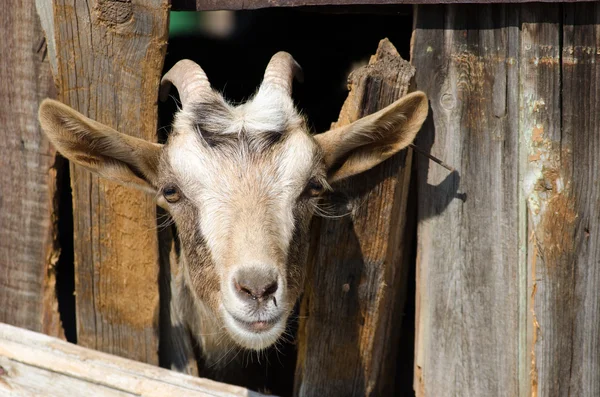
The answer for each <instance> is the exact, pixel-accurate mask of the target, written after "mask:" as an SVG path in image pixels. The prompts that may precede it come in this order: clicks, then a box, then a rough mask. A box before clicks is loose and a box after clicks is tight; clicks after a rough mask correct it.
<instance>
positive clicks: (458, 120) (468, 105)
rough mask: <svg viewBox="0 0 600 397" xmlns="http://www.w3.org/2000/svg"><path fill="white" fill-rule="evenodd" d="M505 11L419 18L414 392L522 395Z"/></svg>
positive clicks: (509, 18)
mask: <svg viewBox="0 0 600 397" xmlns="http://www.w3.org/2000/svg"><path fill="white" fill-rule="evenodd" d="M513 17H514V16H513V15H512V13H511V12H509V10H508V6H504V5H494V6H491V5H481V6H472V5H449V6H418V7H417V9H416V15H415V30H414V33H413V47H412V63H413V65H414V66H415V68H416V70H417V73H416V82H417V88H418V89H420V90H423V91H425V92H426V93H427V95H428V96H429V99H430V103H431V108H432V116H433V120H432V122H431V123H429V125H428V126H427V127H426V128H425V129H424V130H422V131H421V133H420V134H419V135H418V137H417V144H418V145H419V146H421V147H423V148H430V151H431V154H433V155H434V156H438V157H440V158H443V159H445V160H446V161H447V162H448V163H450V164H452V165H453V166H454V167H455V168H456V170H457V171H456V173H451V174H449V173H448V172H447V171H446V170H444V169H443V168H440V167H436V166H432V165H429V163H428V162H427V161H426V160H425V159H420V158H417V161H416V164H417V165H416V166H417V179H418V203H419V204H418V222H419V223H418V243H417V309H416V310H417V318H416V327H417V330H416V347H415V349H416V351H415V381H414V388H415V391H416V393H417V395H418V396H432V397H433V396H516V395H519V392H520V389H519V373H520V366H519V354H518V352H519V332H520V331H521V330H522V328H521V327H522V325H521V324H520V322H519V319H520V317H519V309H520V307H519V302H520V297H521V295H520V291H519V285H520V284H519V275H520V272H519V268H520V262H519V260H520V256H519V246H520V243H521V241H520V235H519V232H518V231H519V212H518V208H519V193H518V189H519V183H518V181H519V161H518V160H519V135H518V129H517V125H518V124H517V123H515V122H514V120H517V117H518V115H519V114H518V106H517V101H516V100H515V93H514V92H513V90H514V89H515V88H516V87H518V80H517V81H515V80H516V79H515V78H516V76H517V74H516V73H515V72H514V71H515V68H518V64H517V59H515V57H514V50H509V48H510V44H511V43H513V42H514V41H515V34H516V31H517V29H518V27H517V26H516V24H515V23H514V20H513Z"/></svg>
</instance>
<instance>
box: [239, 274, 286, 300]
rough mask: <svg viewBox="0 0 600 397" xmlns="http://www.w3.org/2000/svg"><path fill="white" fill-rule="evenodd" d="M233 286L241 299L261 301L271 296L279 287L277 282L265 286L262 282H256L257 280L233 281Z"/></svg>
mask: <svg viewBox="0 0 600 397" xmlns="http://www.w3.org/2000/svg"><path fill="white" fill-rule="evenodd" d="M252 281H254V282H252ZM233 285H234V287H235V291H236V292H237V295H238V296H239V297H240V298H241V299H244V300H245V299H252V300H257V299H258V300H261V301H262V300H264V299H266V298H270V297H271V296H273V295H274V294H275V292H277V288H278V287H279V286H278V283H277V280H274V281H271V282H270V283H268V284H265V283H264V282H257V280H245V279H241V280H239V279H234V280H233Z"/></svg>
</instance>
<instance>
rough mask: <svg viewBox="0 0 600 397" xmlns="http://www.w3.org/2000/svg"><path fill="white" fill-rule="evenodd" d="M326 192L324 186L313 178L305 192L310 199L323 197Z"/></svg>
mask: <svg viewBox="0 0 600 397" xmlns="http://www.w3.org/2000/svg"><path fill="white" fill-rule="evenodd" d="M324 190H325V187H324V186H323V184H322V183H321V182H319V181H318V180H316V179H315V178H312V179H311V180H310V181H308V185H306V188H305V189H304V192H305V194H306V195H307V196H309V197H317V196H319V195H321V194H322V193H323V191H324Z"/></svg>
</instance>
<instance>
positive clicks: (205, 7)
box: [173, 0, 589, 11]
mask: <svg viewBox="0 0 600 397" xmlns="http://www.w3.org/2000/svg"><path fill="white" fill-rule="evenodd" d="M584 1H589V0H561V2H563V3H575V2H584ZM531 2H548V3H555V2H557V1H556V0H461V1H460V3H483V4H487V3H531ZM448 3H449V4H453V3H457V1H456V0H252V1H247V0H173V10H175V11H184V10H187V11H191V10H196V11H212V10H254V9H258V8H268V7H304V6H331V5H335V6H355V5H392V4H448Z"/></svg>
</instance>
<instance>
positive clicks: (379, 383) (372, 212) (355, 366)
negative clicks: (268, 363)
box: [295, 39, 414, 396]
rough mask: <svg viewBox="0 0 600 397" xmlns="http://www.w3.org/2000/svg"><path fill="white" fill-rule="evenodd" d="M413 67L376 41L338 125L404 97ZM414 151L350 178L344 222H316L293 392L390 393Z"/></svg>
mask: <svg viewBox="0 0 600 397" xmlns="http://www.w3.org/2000/svg"><path fill="white" fill-rule="evenodd" d="M413 75H414V69H413V68H412V67H411V66H410V65H409V64H408V62H406V61H404V60H402V58H401V57H400V55H399V54H398V53H397V52H396V49H395V48H394V46H393V45H392V44H391V43H390V42H389V41H388V40H387V39H386V40H383V41H382V42H381V43H380V45H379V48H378V50H377V53H376V55H375V56H373V57H372V58H371V61H370V63H369V65H368V66H366V67H363V68H361V69H358V70H356V71H354V72H353V73H352V75H351V77H350V78H349V82H350V94H349V96H348V99H347V100H346V102H345V104H344V106H343V108H342V111H341V113H340V118H339V120H338V122H337V123H336V125H337V126H340V125H344V124H348V123H351V122H353V121H355V120H357V119H359V118H361V117H364V116H365V115H367V114H370V113H373V112H375V111H376V110H378V109H380V108H383V107H385V106H387V105H389V104H390V103H392V102H393V101H394V100H397V99H398V98H400V97H401V96H403V95H406V93H407V92H408V91H409V87H410V83H411V81H412V78H413ZM411 156H412V152H411V151H405V152H403V153H401V154H399V155H397V156H395V157H393V158H392V159H391V160H388V161H386V162H384V163H383V164H381V165H380V166H378V167H376V168H374V169H373V170H370V171H368V172H366V173H365V174H363V175H361V176H360V177H356V178H351V180H349V181H347V182H344V183H342V184H340V185H338V186H335V187H334V189H335V190H336V191H337V192H339V193H338V194H337V195H336V197H332V200H333V201H336V200H339V201H340V203H339V204H338V205H337V206H338V207H339V208H338V209H339V212H341V213H345V212H347V213H348V214H347V215H348V216H346V217H342V218H341V219H321V220H320V222H318V223H317V224H315V225H314V226H315V227H318V228H319V229H318V235H316V239H317V241H315V242H314V244H313V246H312V248H311V251H312V252H311V255H310V256H311V258H310V259H309V265H308V269H307V284H306V291H305V294H304V300H303V302H302V310H301V317H300V327H299V331H298V334H299V342H298V343H299V353H298V362H297V368H296V379H295V383H296V386H295V389H296V390H295V393H296V395H299V396H364V395H387V394H388V393H389V392H391V391H392V390H393V387H394V384H393V379H394V370H395V367H394V365H395V360H396V351H397V340H398V331H399V329H400V325H401V322H402V311H403V302H404V297H405V291H406V290H405V284H406V271H407V266H406V263H405V260H406V258H405V257H404V256H403V254H404V253H405V250H406V248H407V246H410V241H409V240H407V238H408V236H406V235H405V222H406V215H407V194H408V185H409V182H410V164H411Z"/></svg>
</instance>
